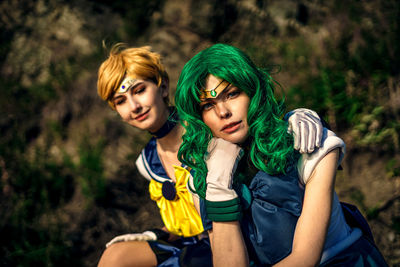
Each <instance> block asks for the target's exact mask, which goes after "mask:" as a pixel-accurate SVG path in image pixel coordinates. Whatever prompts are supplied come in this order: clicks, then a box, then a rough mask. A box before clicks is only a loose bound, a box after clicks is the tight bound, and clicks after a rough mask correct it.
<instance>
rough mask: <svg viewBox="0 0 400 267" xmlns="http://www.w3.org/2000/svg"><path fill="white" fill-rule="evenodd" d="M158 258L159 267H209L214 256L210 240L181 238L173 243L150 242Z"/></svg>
mask: <svg viewBox="0 0 400 267" xmlns="http://www.w3.org/2000/svg"><path fill="white" fill-rule="evenodd" d="M148 243H149V245H150V247H151V249H152V250H153V252H154V254H155V255H156V258H157V266H158V267H189V266H190V267H197V266H198V267H203V266H204V267H208V266H210V267H211V266H212V254H211V247H210V241H209V239H208V238H203V239H200V240H199V239H197V238H196V237H189V238H183V237H182V238H180V239H178V240H176V241H173V242H168V241H163V240H158V241H148Z"/></svg>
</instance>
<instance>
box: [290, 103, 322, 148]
mask: <svg viewBox="0 0 400 267" xmlns="http://www.w3.org/2000/svg"><path fill="white" fill-rule="evenodd" d="M285 119H287V120H288V122H289V128H288V131H289V132H292V133H293V135H294V149H296V150H299V151H300V153H312V152H313V151H314V149H315V148H316V147H317V148H318V147H320V146H321V143H322V133H323V128H324V127H323V125H322V122H321V119H320V117H319V116H318V114H317V113H316V112H314V111H312V110H310V109H306V108H298V109H295V110H293V111H290V112H289V113H287V114H286V115H285Z"/></svg>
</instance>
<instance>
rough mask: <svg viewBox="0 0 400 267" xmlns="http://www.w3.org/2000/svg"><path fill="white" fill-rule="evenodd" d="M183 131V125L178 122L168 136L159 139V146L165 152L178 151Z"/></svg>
mask: <svg viewBox="0 0 400 267" xmlns="http://www.w3.org/2000/svg"><path fill="white" fill-rule="evenodd" d="M183 131H184V129H183V126H182V125H181V124H180V123H177V124H176V125H175V127H174V128H173V129H172V130H171V131H170V132H169V133H168V134H167V135H166V136H164V137H162V138H158V139H157V144H158V146H159V148H160V149H161V150H162V151H164V152H173V153H177V152H178V150H179V147H180V145H181V143H182V135H183Z"/></svg>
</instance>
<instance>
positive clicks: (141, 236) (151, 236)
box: [106, 231, 157, 248]
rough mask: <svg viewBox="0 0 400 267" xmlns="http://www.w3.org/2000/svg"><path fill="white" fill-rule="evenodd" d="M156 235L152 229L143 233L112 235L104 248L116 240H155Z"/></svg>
mask: <svg viewBox="0 0 400 267" xmlns="http://www.w3.org/2000/svg"><path fill="white" fill-rule="evenodd" d="M156 240H157V235H156V234H155V233H154V232H152V231H145V232H143V233H135V234H125V235H119V236H116V237H114V238H113V239H112V240H111V241H110V242H108V243H107V244H106V248H108V247H109V246H111V245H112V244H114V243H117V242H127V241H156Z"/></svg>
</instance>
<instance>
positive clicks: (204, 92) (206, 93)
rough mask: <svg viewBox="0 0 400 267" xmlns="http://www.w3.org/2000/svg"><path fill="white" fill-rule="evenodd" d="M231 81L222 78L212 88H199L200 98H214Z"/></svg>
mask: <svg viewBox="0 0 400 267" xmlns="http://www.w3.org/2000/svg"><path fill="white" fill-rule="evenodd" d="M230 84H231V83H230V82H228V81H225V80H222V81H221V82H220V83H219V84H218V85H217V87H215V88H213V89H201V91H200V100H205V99H207V98H216V97H217V96H218V95H219V94H220V93H221V92H222V91H224V90H225V89H226V88H227V87H228V86H229V85H230Z"/></svg>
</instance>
